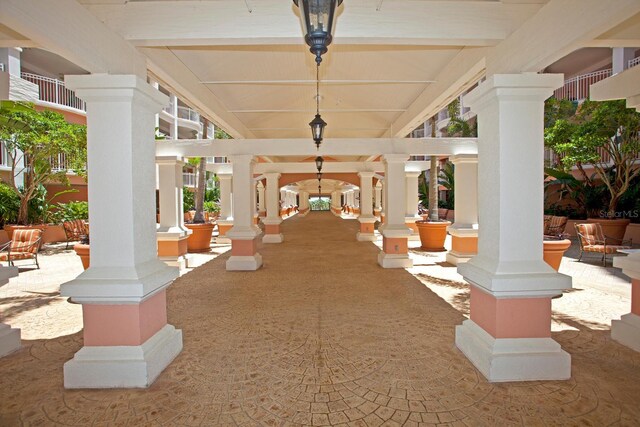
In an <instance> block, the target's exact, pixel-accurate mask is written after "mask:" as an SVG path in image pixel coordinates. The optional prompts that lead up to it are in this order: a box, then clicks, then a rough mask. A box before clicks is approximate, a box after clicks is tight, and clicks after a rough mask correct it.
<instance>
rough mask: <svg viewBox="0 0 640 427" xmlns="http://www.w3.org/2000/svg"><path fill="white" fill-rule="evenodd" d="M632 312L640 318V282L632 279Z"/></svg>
mask: <svg viewBox="0 0 640 427" xmlns="http://www.w3.org/2000/svg"><path fill="white" fill-rule="evenodd" d="M631 312H632V313H633V314H635V315H638V316H640V280H638V279H631Z"/></svg>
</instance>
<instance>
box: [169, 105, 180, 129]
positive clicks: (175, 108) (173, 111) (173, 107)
mask: <svg viewBox="0 0 640 427" xmlns="http://www.w3.org/2000/svg"><path fill="white" fill-rule="evenodd" d="M169 99H170V101H169V105H170V106H171V115H172V116H173V119H172V120H171V123H170V124H169V136H171V138H172V139H179V138H180V137H179V135H178V97H177V96H175V95H174V94H170V95H169Z"/></svg>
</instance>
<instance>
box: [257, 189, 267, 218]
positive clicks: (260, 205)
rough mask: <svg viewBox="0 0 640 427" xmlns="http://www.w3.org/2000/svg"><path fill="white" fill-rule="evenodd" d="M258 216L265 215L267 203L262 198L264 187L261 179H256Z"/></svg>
mask: <svg viewBox="0 0 640 427" xmlns="http://www.w3.org/2000/svg"><path fill="white" fill-rule="evenodd" d="M257 186H258V216H259V217H261V218H263V217H265V216H267V204H266V203H265V200H264V194H265V188H264V184H263V183H262V181H258V184H257Z"/></svg>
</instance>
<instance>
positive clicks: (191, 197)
mask: <svg viewBox="0 0 640 427" xmlns="http://www.w3.org/2000/svg"><path fill="white" fill-rule="evenodd" d="M182 203H183V205H184V211H185V212H186V211H192V210H194V209H195V208H196V195H195V193H194V192H193V191H191V190H187V189H186V188H185V189H184V191H183V192H182Z"/></svg>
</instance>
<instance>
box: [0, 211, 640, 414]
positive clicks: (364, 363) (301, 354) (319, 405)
mask: <svg viewBox="0 0 640 427" xmlns="http://www.w3.org/2000/svg"><path fill="white" fill-rule="evenodd" d="M357 226H358V223H357V221H353V220H351V221H350V220H341V219H339V218H335V217H334V216H333V215H331V214H329V213H311V214H309V215H308V216H307V217H306V218H300V217H297V216H296V217H293V218H291V219H289V220H287V221H286V222H285V223H283V231H284V234H285V242H284V243H282V244H273V245H259V251H260V252H261V253H262V255H263V258H264V262H265V264H264V267H263V268H262V269H260V270H259V271H256V272H226V271H225V270H224V262H225V261H226V259H227V258H228V256H229V255H228V254H226V253H225V254H222V255H220V256H218V257H217V258H215V259H213V260H211V261H210V262H208V263H206V264H204V265H203V266H201V267H199V268H197V269H195V270H193V271H191V272H189V273H188V274H186V275H184V276H183V277H181V278H180V279H178V280H177V281H176V282H175V283H174V284H173V286H172V287H171V288H170V290H169V294H168V299H169V306H168V311H169V321H170V323H171V324H173V325H175V326H176V327H178V328H181V329H182V330H183V334H184V350H183V352H182V353H181V354H180V355H179V356H178V357H177V358H176V360H175V361H174V362H173V363H172V364H171V365H170V366H169V367H168V368H167V369H166V370H165V371H164V372H163V373H162V375H161V376H160V377H159V379H158V380H157V381H156V382H155V383H154V384H153V385H152V386H151V387H150V388H149V389H146V390H64V389H63V387H62V365H63V363H64V362H65V361H67V360H69V359H70V358H71V357H72V356H73V354H74V353H75V352H76V351H77V350H78V349H79V348H80V347H81V345H82V338H81V334H80V333H78V332H77V331H76V329H74V328H66V329H64V330H63V331H61V333H60V334H59V335H58V336H55V337H48V338H42V337H40V338H39V337H37V336H33V337H32V338H27V339H26V340H25V341H24V342H23V344H24V347H23V348H22V349H21V350H20V351H19V352H17V353H15V354H13V355H10V356H8V357H5V358H3V359H1V360H0V378H2V381H1V382H2V387H0V425H2V426H4V425H19V424H21V423H22V424H26V425H38V424H40V425H51V424H66V425H210V426H227V425H232V426H234V425H238V426H245V425H247V426H249V425H255V426H258V425H268V426H269V425H270V426H275V425H351V426H370V427H371V426H379V425H387V426H398V425H407V426H419V425H436V424H441V425H499V426H503V425H610V424H613V425H638V420H640V405H638V404H637V396H638V395H639V394H640V369H638V368H639V365H640V354H639V353H636V352H633V351H631V350H629V349H627V348H626V347H624V346H621V345H619V344H617V343H615V342H613V341H612V340H611V339H610V336H609V331H608V327H607V322H608V321H607V320H606V319H605V318H604V317H605V315H606V314H605V312H606V313H608V312H609V311H611V312H615V313H614V318H615V317H619V316H620V314H623V313H625V312H627V311H628V310H629V299H628V295H625V294H624V291H623V290H620V292H619V293H617V294H614V297H613V298H610V297H609V296H608V294H607V293H606V292H604V291H602V290H600V289H592V288H590V287H589V286H588V284H587V283H586V282H584V283H583V284H581V285H580V286H581V287H579V288H577V290H576V291H572V292H569V293H567V294H565V295H564V296H563V297H562V298H560V299H557V300H554V303H553V304H554V306H553V308H554V330H555V332H554V333H553V338H554V339H556V340H557V341H558V342H560V343H561V344H562V346H563V348H564V349H565V350H567V351H568V352H569V353H570V354H571V355H572V359H573V362H572V367H573V368H572V378H571V379H570V380H568V381H547V382H526V383H509V384H490V383H487V381H486V380H485V379H484V378H483V377H482V376H481V375H480V374H479V373H478V372H477V371H476V369H475V368H474V367H473V366H472V365H471V363H470V362H469V361H468V360H467V359H466V358H465V357H464V356H463V355H462V353H460V352H459V351H458V350H457V349H456V347H455V345H454V328H455V326H456V325H458V324H460V323H461V322H462V321H463V320H464V318H465V317H464V315H465V314H466V312H467V310H468V292H467V288H466V286H465V285H464V283H462V281H461V278H460V277H459V276H457V273H455V268H454V267H452V266H449V265H447V264H446V263H444V262H443V260H444V258H443V254H427V253H424V252H420V251H418V250H416V249H415V245H413V246H414V248H413V249H412V257H413V258H414V260H415V261H416V266H415V267H414V268H412V269H410V271H405V270H386V269H382V268H380V267H378V266H377V264H376V255H377V251H378V248H377V247H376V246H375V245H374V244H371V243H367V242H357V241H356V240H355V234H356V232H357V228H358V227H357ZM563 268H565V266H564V264H563ZM566 268H569V267H566ZM43 270H44V268H43ZM25 275H26V274H25ZM7 286H13V284H10V285H7ZM0 292H2V288H0ZM30 292H39V291H38V290H37V289H32V290H30ZM47 292H55V290H47ZM603 295H604V297H603ZM0 297H2V300H0V302H2V304H4V305H3V307H5V308H7V307H8V308H11V307H12V305H11V301H9V302H8V303H7V302H6V301H4V298H5V297H4V295H3V294H0ZM573 298H575V301H577V303H573V302H572V299H573ZM580 298H583V299H580ZM59 304H61V305H63V304H67V303H66V302H64V301H63V302H60V303H59ZM582 304H584V306H583V305H582ZM67 305H68V304H67ZM576 305H577V307H574V306H576ZM607 305H612V307H613V308H611V307H610V308H605V309H604V310H600V311H598V313H597V314H596V316H595V317H593V316H590V311H591V310H595V309H597V308H598V307H600V306H607ZM618 305H619V307H618ZM585 307H586V308H585ZM29 310H31V308H29V307H26V308H25V309H24V311H22V312H20V313H18V312H17V310H16V311H15V312H14V313H13V314H11V316H6V317H7V319H5V320H6V321H8V322H9V323H10V324H12V325H16V323H20V322H21V320H20V319H21V318H23V317H24V316H25V315H26V313H27V312H28V311H29ZM69 310H70V311H69V312H68V313H65V312H64V311H62V310H57V311H56V312H55V313H54V314H55V315H56V316H54V317H53V318H50V319H46V320H43V321H42V322H41V323H37V324H35V323H33V322H31V323H29V322H24V323H22V324H21V326H22V327H23V328H24V329H25V331H24V333H25V336H26V335H27V331H26V329H27V328H31V327H32V326H34V325H38V326H37V327H36V326H34V327H35V329H38V328H40V329H42V328H44V327H45V326H46V325H47V324H51V323H54V325H53V326H52V327H53V328H55V324H57V322H60V321H62V320H61V319H59V317H60V316H61V315H62V314H67V315H68V316H70V317H74V318H75V317H77V316H78V313H77V311H78V310H77V307H72V308H70V309H69ZM43 315H44V314H43ZM75 321H76V322H78V321H79V319H76V320H75ZM76 325H78V323H76ZM16 326H18V325H16ZM35 335H38V334H35ZM41 335H45V333H43V334H41Z"/></svg>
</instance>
